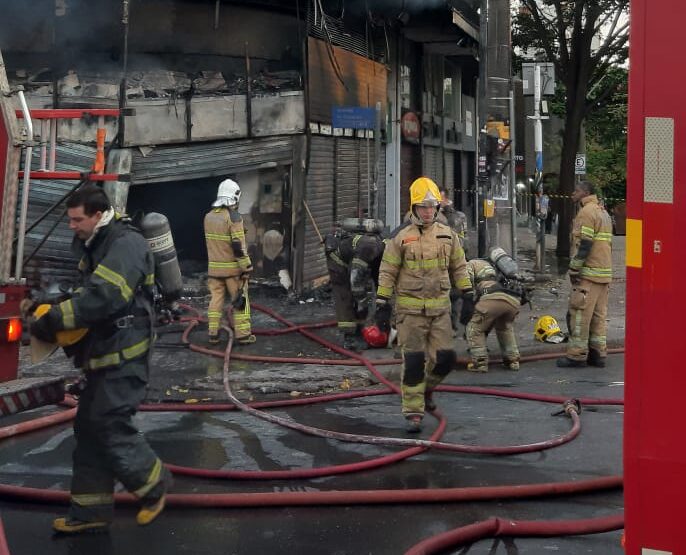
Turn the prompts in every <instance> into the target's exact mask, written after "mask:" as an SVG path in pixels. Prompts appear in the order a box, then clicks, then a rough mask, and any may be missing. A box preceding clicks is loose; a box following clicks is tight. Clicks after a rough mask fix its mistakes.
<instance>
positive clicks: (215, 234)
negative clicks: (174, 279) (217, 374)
mask: <svg viewBox="0 0 686 555" xmlns="http://www.w3.org/2000/svg"><path fill="white" fill-rule="evenodd" d="M240 198H241V189H240V187H239V186H238V183H236V182H235V181H233V180H231V179H225V180H224V181H222V182H221V183H220V184H219V189H218V190H217V200H216V201H214V203H212V210H210V211H209V212H208V213H207V215H206V216H205V242H206V244H207V258H208V270H207V286H208V288H209V290H210V294H211V299H210V305H209V307H208V310H207V320H208V335H209V342H210V343H218V342H219V322H220V320H221V316H222V311H223V310H224V299H225V298H226V294H227V292H228V295H229V301H230V302H231V303H232V304H233V308H234V310H233V323H234V333H235V335H236V342H237V343H238V344H239V345H246V344H248V343H254V342H255V336H254V335H252V334H251V333H250V331H251V329H250V299H249V297H248V278H249V276H250V273H251V272H252V262H251V261H250V257H249V256H248V251H247V248H246V244H245V230H244V228H243V218H242V217H241V215H240V213H239V212H238V202H239V200H240Z"/></svg>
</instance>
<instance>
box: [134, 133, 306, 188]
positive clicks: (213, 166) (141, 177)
mask: <svg viewBox="0 0 686 555" xmlns="http://www.w3.org/2000/svg"><path fill="white" fill-rule="evenodd" d="M144 152H145V154H144ZM292 160H293V139H292V138H291V137H287V136H279V137H269V138H266V139H245V140H243V139H241V140H235V141H217V142H212V143H209V142H207V143H198V144H184V145H170V146H160V147H156V148H154V149H153V150H152V151H150V152H146V151H145V150H143V151H142V150H141V149H138V148H136V149H134V150H133V160H132V169H131V171H132V174H133V176H132V182H133V183H134V184H136V185H139V184H142V183H160V182H164V181H184V180H187V179H201V178H205V177H217V176H224V175H228V174H232V173H238V172H244V171H250V170H257V169H260V168H263V167H270V166H272V165H273V164H274V163H287V164H290V163H291V162H292Z"/></svg>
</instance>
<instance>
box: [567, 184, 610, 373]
mask: <svg viewBox="0 0 686 555" xmlns="http://www.w3.org/2000/svg"><path fill="white" fill-rule="evenodd" d="M572 200H573V201H574V202H579V203H581V210H579V213H578V214H577V215H576V218H574V222H573V224H572V250H571V255H572V258H571V260H570V262H569V279H570V281H571V283H572V292H571V293H570V295H569V312H568V321H569V343H568V345H567V353H566V356H564V357H562V358H559V359H557V365H558V366H559V367H562V368H565V367H570V366H578V367H583V366H586V365H587V364H590V365H591V366H598V367H600V368H603V367H604V366H605V359H606V357H607V323H606V322H605V318H606V317H607V302H608V295H609V290H610V282H611V281H612V220H611V218H610V215H609V214H608V213H607V211H606V210H605V209H604V208H602V207H601V206H600V204H599V202H598V197H597V196H596V195H595V186H594V185H593V183H591V182H590V181H582V182H580V183H578V184H577V185H576V187H574V193H573V194H572Z"/></svg>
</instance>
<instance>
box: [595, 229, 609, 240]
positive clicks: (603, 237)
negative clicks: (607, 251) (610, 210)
mask: <svg viewBox="0 0 686 555" xmlns="http://www.w3.org/2000/svg"><path fill="white" fill-rule="evenodd" d="M593 240H594V241H610V242H612V233H606V232H604V231H601V232H598V233H596V235H595V237H594V238H593Z"/></svg>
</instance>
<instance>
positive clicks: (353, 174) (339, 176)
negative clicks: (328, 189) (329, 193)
mask: <svg viewBox="0 0 686 555" xmlns="http://www.w3.org/2000/svg"><path fill="white" fill-rule="evenodd" d="M359 172H360V149H359V141H358V140H357V139H352V138H338V139H336V174H335V175H336V178H335V183H336V190H335V199H336V214H335V217H336V220H337V221H341V220H342V219H343V218H357V217H359V216H360V210H359V208H360V175H359ZM365 206H366V204H365Z"/></svg>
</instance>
